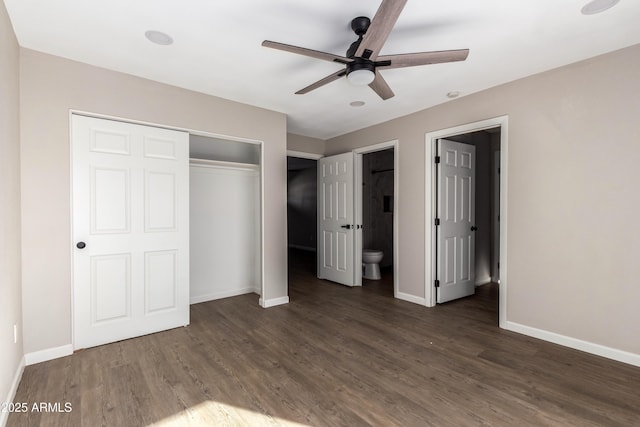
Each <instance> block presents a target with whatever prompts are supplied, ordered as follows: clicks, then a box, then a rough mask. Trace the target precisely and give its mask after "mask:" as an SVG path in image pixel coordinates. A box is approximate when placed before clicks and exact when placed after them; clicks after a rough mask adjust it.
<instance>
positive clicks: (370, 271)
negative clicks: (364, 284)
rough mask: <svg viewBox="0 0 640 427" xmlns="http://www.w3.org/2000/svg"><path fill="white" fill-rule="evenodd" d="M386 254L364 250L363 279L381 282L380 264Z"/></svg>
mask: <svg viewBox="0 0 640 427" xmlns="http://www.w3.org/2000/svg"><path fill="white" fill-rule="evenodd" d="M383 256H384V252H382V251H376V250H374V249H363V250H362V266H363V267H364V273H363V274H362V277H364V278H365V279H369V280H380V266H379V265H378V263H379V262H380V261H382V257H383Z"/></svg>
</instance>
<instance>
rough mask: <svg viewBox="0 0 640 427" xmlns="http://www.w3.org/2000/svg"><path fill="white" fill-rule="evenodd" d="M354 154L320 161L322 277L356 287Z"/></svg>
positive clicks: (340, 155) (319, 197) (319, 227)
mask: <svg viewBox="0 0 640 427" xmlns="http://www.w3.org/2000/svg"><path fill="white" fill-rule="evenodd" d="M354 225H355V223H354V215H353V153H344V154H338V155H337V156H330V157H324V158H322V159H320V160H318V277H319V278H321V279H327V280H331V281H333V282H337V283H341V284H343V285H347V286H354V235H355V228H354Z"/></svg>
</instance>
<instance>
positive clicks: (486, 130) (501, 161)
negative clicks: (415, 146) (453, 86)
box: [425, 117, 508, 325]
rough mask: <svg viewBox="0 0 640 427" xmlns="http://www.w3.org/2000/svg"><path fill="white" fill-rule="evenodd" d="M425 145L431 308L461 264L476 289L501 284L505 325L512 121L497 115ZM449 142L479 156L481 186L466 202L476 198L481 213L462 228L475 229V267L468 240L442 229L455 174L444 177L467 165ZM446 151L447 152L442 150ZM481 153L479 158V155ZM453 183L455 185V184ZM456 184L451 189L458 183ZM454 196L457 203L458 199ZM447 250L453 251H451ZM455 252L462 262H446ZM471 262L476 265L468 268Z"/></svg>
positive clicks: (447, 131)
mask: <svg viewBox="0 0 640 427" xmlns="http://www.w3.org/2000/svg"><path fill="white" fill-rule="evenodd" d="M426 144H427V145H426V161H427V171H426V172H427V173H426V174H425V181H426V182H425V190H426V191H427V195H426V207H425V208H426V212H427V215H425V220H426V224H425V243H426V245H425V255H426V260H425V261H426V262H425V264H426V272H425V277H426V283H425V296H426V303H427V304H426V305H427V306H434V305H435V304H436V303H437V302H440V301H441V298H439V291H440V289H439V286H442V282H441V281H442V279H443V277H444V276H447V275H448V278H447V279H446V280H449V282H448V283H451V281H450V277H452V276H456V275H457V274H459V273H460V269H459V268H458V267H459V266H460V265H468V266H469V269H468V270H469V274H468V275H467V277H465V279H468V280H469V281H471V283H472V284H471V286H472V287H475V286H478V285H482V284H486V283H491V282H494V283H499V285H496V286H498V287H499V288H498V289H499V318H500V325H503V324H504V322H505V319H506V292H507V281H506V271H507V269H506V268H507V264H506V241H507V239H506V222H507V219H508V218H507V214H506V212H507V211H506V208H507V205H506V183H507V117H498V118H495V119H489V120H485V121H482V122H477V123H472V124H468V125H463V126H459V127H456V128H450V129H445V130H442V131H437V132H432V133H428V134H427V135H426ZM447 144H450V145H451V147H455V145H456V144H458V147H464V146H467V147H470V146H471V147H473V149H469V150H466V152H467V153H473V154H471V156H475V158H474V160H473V161H472V162H471V164H472V165H473V168H474V170H475V172H477V178H473V182H474V186H475V185H476V184H477V188H476V189H475V190H474V192H473V194H472V195H471V196H469V197H468V198H465V200H466V201H467V202H468V201H470V200H473V202H471V208H472V209H471V210H475V211H476V212H473V213H472V215H471V216H469V217H467V218H463V219H464V220H465V221H466V222H465V221H462V222H463V223H464V224H463V227H462V228H466V227H468V228H470V230H471V231H472V233H471V235H472V237H471V239H470V240H469V241H473V240H475V241H473V243H472V244H471V245H472V246H469V247H472V248H473V249H474V252H475V254H476V255H477V260H476V261H477V262H475V263H473V255H471V256H468V257H467V255H468V253H467V250H464V251H461V250H460V249H461V248H464V245H463V243H464V240H465V237H466V236H463V237H460V238H458V237H459V236H458V237H455V238H451V236H449V235H448V234H447V232H446V230H445V229H444V227H443V221H444V219H443V218H440V217H441V216H443V215H445V214H446V213H445V210H446V209H447V206H444V205H445V203H447V201H446V197H443V195H446V191H447V183H446V182H444V181H445V180H447V179H450V176H448V175H446V174H444V173H443V170H445V168H446V167H448V166H451V165H454V164H456V165H457V166H460V165H461V164H462V163H464V161H461V160H455V159H456V157H455V156H457V154H455V153H456V152H457V150H456V149H455V148H451V147H450V146H449V145H447ZM443 147H446V148H444V150H443ZM440 150H443V152H440ZM461 151H465V149H463V148H461ZM476 151H477V156H476V154H475V153H476ZM452 153H453V154H452ZM447 155H448V156H450V158H449V159H445V158H444V156H447ZM441 156H442V157H441ZM463 157H464V156H463ZM463 157H460V159H463ZM440 162H444V163H440ZM445 164H446V165H445ZM450 181H451V183H453V182H454V181H455V180H450ZM460 182H462V180H461V181H460ZM451 183H450V184H449V187H451V186H452V185H453V184H451ZM457 185H458V184H455V186H456V188H458V187H457ZM459 189H462V190H464V188H463V186H461V187H459ZM455 197H456V200H457V199H458V198H459V195H456V196H455ZM462 203H466V202H462ZM453 205H455V204H451V206H453ZM476 213H477V215H476ZM447 215H448V214H447ZM456 215H457V214H456ZM456 215H454V216H455V217H456V219H455V220H449V221H452V222H460V221H458V216H456ZM467 222H468V224H467ZM439 233H440V234H439ZM445 238H450V239H451V241H452V242H454V243H455V244H451V245H449V246H447V245H445V244H444V243H446V242H445V240H444V239H445ZM456 239H457V240H456ZM447 248H449V249H451V248H453V249H451V250H450V251H449V252H447ZM454 254H462V255H460V256H461V258H460V259H456V260H454V262H450V263H447V262H446V257H450V256H454ZM456 256H457V255H456ZM443 258H445V259H443ZM469 260H471V262H472V263H473V264H469ZM451 266H453V267H451ZM443 270H445V271H443ZM454 270H455V271H454ZM443 275H444V276H443ZM461 276H462V274H461ZM472 292H473V290H472ZM445 300H446V298H445Z"/></svg>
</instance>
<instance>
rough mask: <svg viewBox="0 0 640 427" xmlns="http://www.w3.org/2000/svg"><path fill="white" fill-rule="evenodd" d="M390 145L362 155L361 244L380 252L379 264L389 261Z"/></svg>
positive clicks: (391, 213)
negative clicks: (386, 148)
mask: <svg viewBox="0 0 640 427" xmlns="http://www.w3.org/2000/svg"><path fill="white" fill-rule="evenodd" d="M393 156H394V152H393V149H388V150H383V151H376V152H373V153H368V154H365V155H363V156H362V184H363V188H362V225H363V229H362V239H363V240H362V245H363V249H375V250H380V251H383V252H384V258H383V259H382V262H380V267H389V266H391V265H393V196H394V194H393V180H394V170H393V163H394V162H393Z"/></svg>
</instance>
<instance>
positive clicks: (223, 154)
mask: <svg viewBox="0 0 640 427" xmlns="http://www.w3.org/2000/svg"><path fill="white" fill-rule="evenodd" d="M260 150H261V146H260V145H259V144H252V143H247V142H240V141H232V140H225V139H219V138H212V137H205V136H199V135H193V134H192V135H190V136H189V157H190V161H189V181H190V182H189V189H190V190H189V193H190V194H189V197H190V214H189V222H190V224H189V228H190V232H189V234H190V245H189V251H190V292H189V297H190V303H191V304H195V303H199V302H204V301H210V300H214V299H220V298H227V297H231V296H236V295H241V294H247V293H256V294H258V295H260V294H261V282H262V280H261V279H262V273H261V272H262V264H261V253H260V236H261V229H260V227H261V221H260V212H261V209H260Z"/></svg>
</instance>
